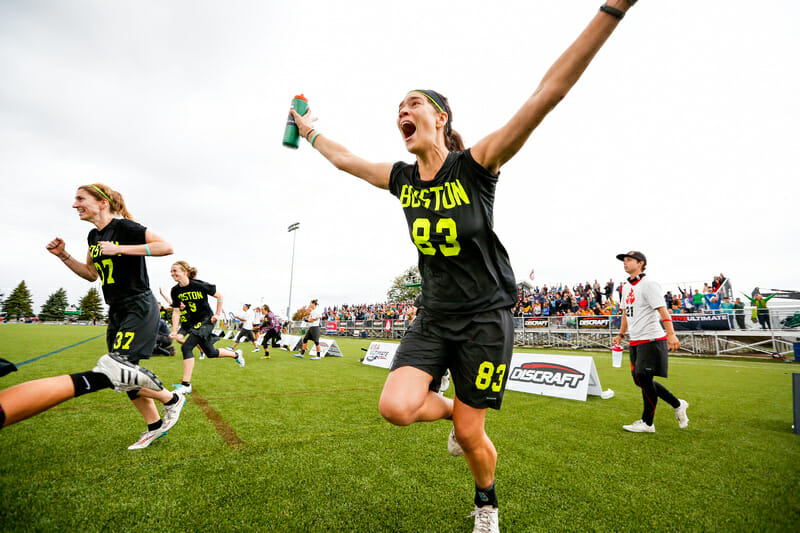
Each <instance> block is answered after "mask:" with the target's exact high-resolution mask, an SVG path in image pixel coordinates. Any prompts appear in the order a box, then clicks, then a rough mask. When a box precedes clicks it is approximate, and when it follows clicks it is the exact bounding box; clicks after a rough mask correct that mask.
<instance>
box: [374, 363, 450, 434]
mask: <svg viewBox="0 0 800 533" xmlns="http://www.w3.org/2000/svg"><path fill="white" fill-rule="evenodd" d="M432 379H433V378H432V377H431V375H430V374H428V373H427V372H425V371H423V370H420V369H418V368H414V367H411V366H403V367H400V368H398V369H395V370H392V371H391V372H390V373H389V377H387V378H386V383H385V384H384V385H383V392H382V393H381V399H380V402H379V404H378V407H379V409H380V413H381V416H382V417H383V418H385V419H386V420H387V421H389V422H390V423H392V424H394V425H396V426H407V425H409V424H413V423H414V422H432V421H434V420H442V419H446V418H450V417H451V416H452V415H453V400H451V399H450V398H445V397H444V396H441V395H439V394H437V393H436V392H434V391H431V390H428V386H429V385H430V384H431V380H432Z"/></svg>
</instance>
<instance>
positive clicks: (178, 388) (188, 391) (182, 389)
mask: <svg viewBox="0 0 800 533" xmlns="http://www.w3.org/2000/svg"><path fill="white" fill-rule="evenodd" d="M172 386H173V387H175V392H180V393H181V394H191V393H192V384H191V383H189V386H188V387H187V386H186V385H184V384H183V383H175V384H173V385H172Z"/></svg>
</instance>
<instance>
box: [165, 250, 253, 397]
mask: <svg viewBox="0 0 800 533" xmlns="http://www.w3.org/2000/svg"><path fill="white" fill-rule="evenodd" d="M169 273H170V275H171V276H172V279H174V280H175V281H176V282H177V285H175V286H174V287H172V291H171V297H172V331H173V332H172V334H171V335H170V337H172V338H173V339H177V340H178V341H179V342H181V341H182V343H183V344H182V346H181V353H183V380H182V381H181V382H180V383H179V384H176V385H175V390H177V391H181V392H183V393H184V394H189V393H191V392H192V373H193V372H194V353H193V350H194V347H195V346H198V345H199V346H200V349H201V350H202V352H203V353H204V354H205V355H206V357H209V358H214V357H232V358H234V359H235V360H236V362H237V363H239V366H241V367H244V355H243V354H242V351H241V350H236V351H233V350H229V349H227V348H220V349H217V348H216V347H215V346H214V340H213V339H214V337H213V333H212V330H213V329H214V322H216V321H217V320H219V317H220V314H222V294H220V293H219V292H217V287H216V285H212V284H210V283H206V282H205V281H200V280H199V279H195V278H196V276H197V269H196V268H193V267H191V266H189V263H187V262H186V261H178V262H176V263H174V264H173V265H172V267H171V268H170V270H169ZM209 296H213V297H214V298H215V299H216V300H217V310H216V312H215V313H212V312H211V306H209V305H208V297H209ZM181 305H183V311H185V313H186V315H185V316H186V322H185V326H184V328H185V330H188V335H183V334H182V333H181V326H180V323H181V313H182V311H181Z"/></svg>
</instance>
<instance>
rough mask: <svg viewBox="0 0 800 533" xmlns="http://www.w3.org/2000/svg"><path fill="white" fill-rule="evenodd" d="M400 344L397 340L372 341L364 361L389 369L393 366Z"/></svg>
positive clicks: (366, 363) (367, 363)
mask: <svg viewBox="0 0 800 533" xmlns="http://www.w3.org/2000/svg"><path fill="white" fill-rule="evenodd" d="M399 346H400V345H399V344H397V343H395V342H372V343H370V345H369V348H367V354H366V355H365V356H364V361H363V363H364V364H365V365H371V366H378V367H380V368H386V369H389V368H391V367H392V361H393V360H394V354H395V352H397V348H398V347H399Z"/></svg>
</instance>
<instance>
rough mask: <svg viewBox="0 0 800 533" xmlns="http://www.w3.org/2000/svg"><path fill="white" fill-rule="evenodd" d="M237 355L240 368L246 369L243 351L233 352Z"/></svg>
mask: <svg viewBox="0 0 800 533" xmlns="http://www.w3.org/2000/svg"><path fill="white" fill-rule="evenodd" d="M233 353H235V354H236V362H237V363H239V366H240V367H242V368H244V354H243V353H242V351H241V350H236V351H235V352H233Z"/></svg>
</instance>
